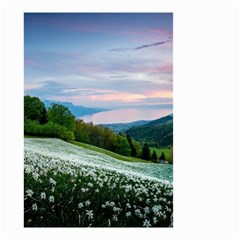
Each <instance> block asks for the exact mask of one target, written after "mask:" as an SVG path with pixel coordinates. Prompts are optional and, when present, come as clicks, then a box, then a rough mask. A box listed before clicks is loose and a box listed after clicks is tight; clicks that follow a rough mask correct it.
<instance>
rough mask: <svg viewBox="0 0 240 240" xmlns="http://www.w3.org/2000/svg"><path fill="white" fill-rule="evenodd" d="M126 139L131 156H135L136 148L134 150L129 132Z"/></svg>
mask: <svg viewBox="0 0 240 240" xmlns="http://www.w3.org/2000/svg"><path fill="white" fill-rule="evenodd" d="M127 140H128V143H129V146H130V148H131V156H132V157H135V156H136V154H137V150H136V148H135V146H134V144H133V141H132V138H131V136H130V135H129V134H127Z"/></svg>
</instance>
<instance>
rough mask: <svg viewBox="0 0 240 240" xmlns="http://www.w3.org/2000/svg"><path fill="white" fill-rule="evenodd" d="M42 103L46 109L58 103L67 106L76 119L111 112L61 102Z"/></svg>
mask: <svg viewBox="0 0 240 240" xmlns="http://www.w3.org/2000/svg"><path fill="white" fill-rule="evenodd" d="M42 102H43V103H44V104H45V106H46V108H49V107H50V106H51V104H52V103H57V104H61V105H63V106H65V107H68V109H69V110H70V111H71V112H72V114H73V115H74V116H75V117H82V116H84V115H91V114H94V113H98V112H104V111H109V110H110V109H106V108H87V107H83V106H77V105H74V104H72V103H71V102H60V101H51V100H43V101H42Z"/></svg>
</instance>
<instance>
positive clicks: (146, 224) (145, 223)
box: [143, 219, 152, 227]
mask: <svg viewBox="0 0 240 240" xmlns="http://www.w3.org/2000/svg"><path fill="white" fill-rule="evenodd" d="M151 226H152V225H151V223H150V221H149V220H147V219H145V220H144V221H143V227H151Z"/></svg>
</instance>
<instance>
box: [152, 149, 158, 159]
mask: <svg viewBox="0 0 240 240" xmlns="http://www.w3.org/2000/svg"><path fill="white" fill-rule="evenodd" d="M152 160H154V161H157V154H156V152H155V150H153V153H152Z"/></svg>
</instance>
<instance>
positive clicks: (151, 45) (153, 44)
mask: <svg viewBox="0 0 240 240" xmlns="http://www.w3.org/2000/svg"><path fill="white" fill-rule="evenodd" d="M170 41H171V39H168V40H166V41H161V42H155V43H151V44H144V45H141V46H138V47H135V48H112V49H110V51H114V52H123V51H136V50H140V49H143V48H149V47H155V46H158V45H162V44H165V43H167V42H170Z"/></svg>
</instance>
